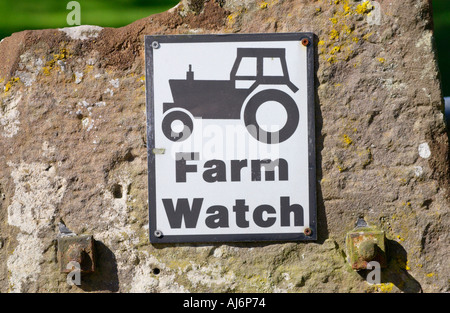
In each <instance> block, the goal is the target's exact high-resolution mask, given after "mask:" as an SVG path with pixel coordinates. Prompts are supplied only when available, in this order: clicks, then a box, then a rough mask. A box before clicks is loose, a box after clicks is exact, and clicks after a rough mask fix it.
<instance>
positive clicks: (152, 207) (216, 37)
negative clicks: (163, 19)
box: [145, 32, 317, 244]
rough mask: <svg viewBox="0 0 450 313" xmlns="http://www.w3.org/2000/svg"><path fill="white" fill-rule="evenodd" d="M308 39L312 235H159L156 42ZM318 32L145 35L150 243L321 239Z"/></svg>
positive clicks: (310, 213)
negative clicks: (316, 82) (316, 83)
mask: <svg viewBox="0 0 450 313" xmlns="http://www.w3.org/2000/svg"><path fill="white" fill-rule="evenodd" d="M305 38H306V39H308V41H309V43H308V47H307V93H308V96H307V102H308V153H309V155H308V163H309V165H308V166H309V218H310V221H309V225H310V226H309V228H310V230H311V233H310V235H309V236H307V235H305V234H304V233H263V234H220V235H168V236H165V235H164V234H162V236H160V237H157V236H156V235H155V231H156V230H157V228H156V202H155V201H154V200H153V199H156V177H155V169H156V164H155V154H154V153H153V149H154V148H155V132H154V130H155V120H154V108H155V106H154V98H153V88H154V85H153V49H154V47H152V43H153V42H158V43H193V42H197V43H200V42H239V41H247V42H248V41H299V43H300V42H301V40H302V39H305ZM314 55H315V53H314V34H313V33H310V32H302V33H270V34H267V33H257V34H211V35H210V34H208V35H152V36H145V75H146V80H145V85H146V115H147V161H148V172H147V173H148V194H149V199H148V206H149V232H150V242H151V243H152V244H158V243H195V242H197V243H200V242H201V243H209V242H258V241H314V240H317V194H316V144H315V142H316V140H315V137H316V136H315V104H314V103H315V99H314V98H315V97H314Z"/></svg>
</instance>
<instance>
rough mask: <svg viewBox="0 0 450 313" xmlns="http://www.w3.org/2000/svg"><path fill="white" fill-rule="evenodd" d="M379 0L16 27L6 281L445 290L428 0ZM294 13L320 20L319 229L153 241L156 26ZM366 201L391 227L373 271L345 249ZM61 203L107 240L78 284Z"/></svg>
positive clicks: (448, 194) (4, 225)
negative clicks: (272, 239) (382, 260)
mask: <svg viewBox="0 0 450 313" xmlns="http://www.w3.org/2000/svg"><path fill="white" fill-rule="evenodd" d="M378 3H379V4H380V5H381V12H382V14H381V21H380V25H377V24H376V23H373V11H374V10H373V7H371V6H370V5H367V4H368V2H362V1H351V0H332V1H331V0H317V1H306V0H304V1H301V0H292V1H289V0H273V1H265V2H263V1H256V0H245V1H237V0H222V1H213V0H210V1H203V0H184V1H182V3H181V4H179V5H178V6H177V7H175V8H173V9H172V10H170V11H168V12H165V13H162V14H158V15H154V16H150V17H148V18H145V19H142V20H139V21H137V22H135V23H133V24H131V25H129V26H126V27H123V28H120V29H111V28H103V29H101V28H98V27H87V26H83V27H81V28H76V29H70V30H68V29H61V30H36V31H24V32H21V33H17V34H14V35H13V36H11V37H9V38H6V39H4V40H3V41H2V42H1V43H0V151H1V153H0V168H1V170H0V221H1V223H0V238H1V240H0V241H1V243H0V292H8V291H11V292H46V291H50V292H82V291H100V292H103V291H113V292H117V291H120V292H139V291H145V292H187V291H190V292H193V291H196V292H203V291H214V292H225V291H234V292H324V291H327V292H363V291H375V292H377V291H378V292H380V291H381V292H386V291H393V292H395V291H406V292H418V291H425V292H430V291H438V292H442V291H449V285H448V277H449V273H450V271H449V268H448V262H447V260H448V259H449V257H450V255H449V253H450V248H449V237H448V230H449V229H450V222H449V198H450V190H449V176H450V172H449V158H448V153H449V145H448V138H447V135H446V130H445V124H444V120H443V114H442V110H443V100H442V97H441V92H440V83H439V80H438V69H437V66H436V58H435V54H434V50H433V31H432V17H431V13H430V12H431V9H430V1H427V0H404V1H393V0H392V1H389V0H383V1H382V0H379V1H378ZM374 5H375V3H374ZM369 14H371V15H369ZM368 18H369V20H368ZM368 21H372V22H371V23H369V22H368ZM300 31H312V32H314V33H315V34H316V35H317V43H316V49H317V68H316V82H317V83H316V107H317V109H316V117H317V168H318V183H317V189H318V219H319V224H318V228H319V234H318V236H319V240H318V241H317V242H315V243H308V244H306V243H292V242H289V243H252V244H244V243H235V244H231V243H230V244H190V245H188V244H186V245H180V244H179V245H162V246H159V245H158V246H154V245H151V244H150V243H149V240H148V213H147V208H148V206H147V199H148V197H147V183H146V181H147V166H146V129H145V87H144V82H145V76H144V45H143V42H144V35H149V34H201V33H236V32H243V33H249V32H300ZM150 201H151V199H150ZM359 216H364V218H365V219H366V220H367V221H368V222H369V224H373V225H376V226H378V227H380V228H381V229H383V230H384V231H385V232H386V235H387V246H388V247H387V248H388V256H389V261H388V267H387V268H386V269H384V270H383V272H382V283H381V284H379V285H372V286H371V285H369V284H368V283H367V282H366V281H365V279H364V278H365V277H364V275H360V274H358V273H356V272H354V271H352V270H351V268H350V265H349V264H348V263H347V262H346V255H345V253H346V252H345V246H344V241H345V234H346V232H347V231H350V230H351V229H353V227H354V223H355V222H356V219H357V218H358V217H359ZM60 219H63V220H64V222H65V224H66V225H67V226H68V227H69V228H70V229H71V230H73V231H74V232H75V233H77V234H93V235H94V237H95V238H96V239H97V240H98V242H97V252H98V267H97V271H96V273H94V274H91V275H89V276H87V275H86V276H83V278H82V285H81V286H80V287H77V286H70V285H68V284H67V283H66V276H65V275H63V274H60V272H59V264H58V263H57V257H56V255H57V253H56V252H57V247H56V236H57V233H58V222H59V220H60Z"/></svg>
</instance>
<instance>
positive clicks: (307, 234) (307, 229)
mask: <svg viewBox="0 0 450 313" xmlns="http://www.w3.org/2000/svg"><path fill="white" fill-rule="evenodd" d="M303 233H304V234H305V235H306V236H311V234H312V230H311V228H309V227H307V228H305V230H304V231H303Z"/></svg>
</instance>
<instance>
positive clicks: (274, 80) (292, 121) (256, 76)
mask: <svg viewBox="0 0 450 313" xmlns="http://www.w3.org/2000/svg"><path fill="white" fill-rule="evenodd" d="M285 54H286V51H285V49H280V48H237V57H236V60H235V62H234V65H233V68H232V69H231V73H230V80H195V79H194V72H193V71H192V65H189V71H188V72H187V73H186V79H185V80H181V79H171V80H169V85H170V89H171V91H172V96H173V103H163V113H166V114H165V115H164V117H163V122H162V130H163V133H164V135H165V136H166V137H167V138H168V139H169V140H171V141H174V142H180V141H183V140H185V139H187V138H188V137H189V136H190V135H191V134H192V132H193V130H194V124H193V121H192V119H191V116H190V115H189V114H188V113H187V112H186V111H188V112H190V113H191V114H192V116H193V117H194V118H204V119H240V118H241V111H242V107H243V105H244V103H247V104H246V106H245V109H244V113H243V119H244V124H245V126H246V128H247V130H248V131H249V133H250V134H251V136H253V137H254V138H255V139H257V140H259V141H260V142H263V143H267V144H276V143H280V142H283V141H285V140H287V139H288V138H289V137H290V136H292V134H293V133H294V132H295V130H296V128H297V125H298V122H299V112H298V108H297V104H296V103H295V101H294V100H293V99H292V98H291V97H290V96H289V95H288V94H287V93H285V92H284V91H282V90H279V89H275V88H273V85H285V86H287V87H289V89H290V90H291V91H292V92H293V93H295V92H297V91H298V88H297V87H296V86H295V85H294V84H293V83H292V82H291V81H290V80H289V75H288V70H287V65H286V57H285ZM265 60H266V61H267V60H268V61H272V62H273V61H276V62H275V64H276V65H277V66H276V67H277V69H276V70H275V73H273V72H272V73H269V74H267V73H266V75H264V74H265V69H264V67H265V66H267V64H268V63H267V62H265ZM243 63H244V64H243ZM271 64H274V63H271ZM241 67H242V69H241ZM252 67H253V68H252ZM255 67H256V68H255ZM272 67H273V66H272ZM249 70H250V72H251V75H248V74H247V71H249ZM242 71H244V72H245V73H244V74H242ZM241 82H243V83H246V84H247V86H245V87H244V88H242V86H240V88H236V86H237V85H238V84H239V83H241ZM261 85H272V86H270V87H268V88H266V89H263V90H260V91H258V92H257V93H255V94H254V95H252V96H251V98H250V99H249V100H248V101H246V99H247V97H248V96H249V95H250V94H251V93H252V92H253V91H254V90H255V89H256V88H257V87H258V86H261ZM267 101H275V102H278V103H279V104H281V105H282V106H283V107H284V108H285V110H286V112H287V121H286V123H285V125H284V126H283V127H282V128H281V129H279V130H277V131H274V132H269V131H265V130H264V129H262V128H261V127H260V125H259V124H258V122H257V120H256V112H257V110H258V108H259V107H260V106H261V105H262V104H263V103H265V102H267ZM205 104H207V109H206V110H205ZM174 121H179V122H181V123H182V124H183V129H182V130H181V131H179V132H176V131H173V129H172V123H173V122H174Z"/></svg>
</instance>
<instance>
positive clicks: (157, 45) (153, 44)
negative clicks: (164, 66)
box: [152, 41, 159, 49]
mask: <svg viewBox="0 0 450 313" xmlns="http://www.w3.org/2000/svg"><path fill="white" fill-rule="evenodd" d="M152 48H153V49H158V48H159V42H157V41H153V42H152Z"/></svg>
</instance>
